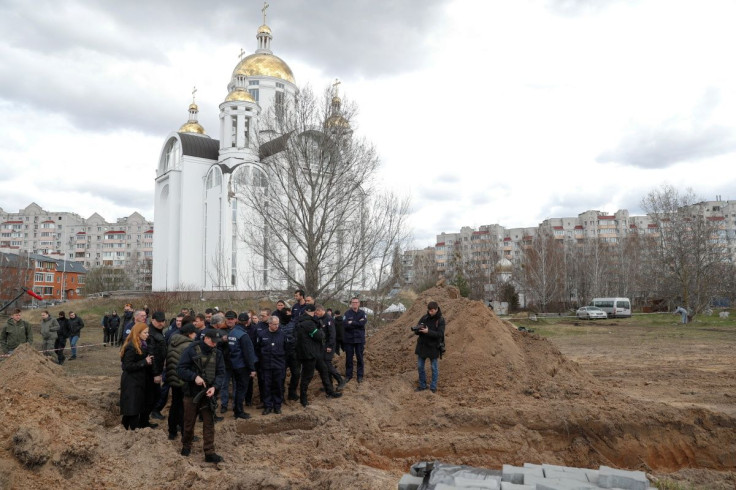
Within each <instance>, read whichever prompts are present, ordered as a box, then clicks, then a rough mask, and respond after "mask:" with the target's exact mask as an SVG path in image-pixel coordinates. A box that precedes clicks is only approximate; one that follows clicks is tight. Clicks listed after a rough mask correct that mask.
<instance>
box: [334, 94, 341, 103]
mask: <svg viewBox="0 0 736 490" xmlns="http://www.w3.org/2000/svg"><path fill="white" fill-rule="evenodd" d="M335 104H337V105H340V104H342V99H340V97H338V96H337V95H336V96H334V97H333V98H332V105H335Z"/></svg>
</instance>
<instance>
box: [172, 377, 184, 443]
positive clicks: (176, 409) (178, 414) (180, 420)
mask: <svg viewBox="0 0 736 490" xmlns="http://www.w3.org/2000/svg"><path fill="white" fill-rule="evenodd" d="M179 431H182V433H183V432H184V393H183V392H182V389H181V387H179V386H172V387H171V406H170V407H169V434H176V433H177V432H179Z"/></svg>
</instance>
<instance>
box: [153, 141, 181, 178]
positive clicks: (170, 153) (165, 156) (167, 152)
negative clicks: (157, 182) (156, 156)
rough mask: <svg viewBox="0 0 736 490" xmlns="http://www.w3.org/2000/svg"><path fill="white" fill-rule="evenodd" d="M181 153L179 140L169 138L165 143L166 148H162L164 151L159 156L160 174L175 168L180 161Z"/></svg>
mask: <svg viewBox="0 0 736 490" xmlns="http://www.w3.org/2000/svg"><path fill="white" fill-rule="evenodd" d="M181 153H182V152H181V144H180V143H179V140H178V139H177V138H171V139H170V140H169V141H168V142H167V143H166V146H164V151H163V153H162V154H161V161H160V162H159V168H160V170H161V173H164V172H168V171H169V170H171V169H173V168H177V167H178V166H179V162H180V161H181Z"/></svg>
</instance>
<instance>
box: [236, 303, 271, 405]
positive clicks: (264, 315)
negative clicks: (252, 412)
mask: <svg viewBox="0 0 736 490" xmlns="http://www.w3.org/2000/svg"><path fill="white" fill-rule="evenodd" d="M244 316H247V317H248V319H247V320H246V321H244V322H241V323H243V326H244V328H245V333H247V334H248V337H250V341H251V343H252V344H253V346H254V347H255V345H256V340H257V338H258V331H259V330H267V329H268V319H269V318H270V316H271V315H269V313H268V310H261V314H260V315H259V316H258V317H253V316H250V315H248V314H247V313H241V314H240V316H239V317H238V318H239V319H240V318H241V317H244ZM259 318H260V321H258V319H259ZM255 365H256V380H257V381H258V394H259V396H260V397H261V405H262V404H263V376H262V375H261V369H260V365H259V361H258V353H256V359H255ZM254 384H255V383H254V380H253V378H248V389H247V390H246V391H245V405H246V406H247V407H250V406H252V405H253V385H254ZM261 408H263V407H261Z"/></svg>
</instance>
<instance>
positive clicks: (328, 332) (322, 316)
mask: <svg viewBox="0 0 736 490" xmlns="http://www.w3.org/2000/svg"><path fill="white" fill-rule="evenodd" d="M315 308H316V310H315V312H314V318H316V319H317V321H318V322H319V323H320V325H321V326H322V332H323V333H324V336H325V342H324V346H323V356H324V357H323V359H324V364H325V369H327V376H328V379H329V380H330V384H332V379H333V378H334V379H335V382H337V391H340V390H342V389H343V388H344V387H345V380H344V379H343V377H342V376H340V373H338V372H337V369H335V365H334V364H332V358H333V357H335V347H336V345H337V341H336V340H335V323H334V321H333V319H332V317H331V316H330V315H329V314H327V311H326V310H325V307H324V306H322V305H316V306H315Z"/></svg>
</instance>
